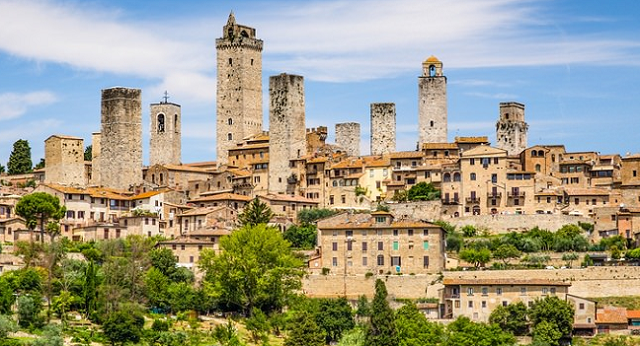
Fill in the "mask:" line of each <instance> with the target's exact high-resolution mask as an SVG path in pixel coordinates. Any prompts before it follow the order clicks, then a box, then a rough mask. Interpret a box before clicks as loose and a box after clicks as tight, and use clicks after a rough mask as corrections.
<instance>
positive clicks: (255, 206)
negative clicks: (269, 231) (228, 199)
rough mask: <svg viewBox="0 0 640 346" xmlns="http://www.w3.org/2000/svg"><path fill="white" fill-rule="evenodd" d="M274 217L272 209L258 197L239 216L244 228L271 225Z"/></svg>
mask: <svg viewBox="0 0 640 346" xmlns="http://www.w3.org/2000/svg"><path fill="white" fill-rule="evenodd" d="M273 216H274V214H273V211H271V208H269V206H268V205H267V204H266V203H264V202H260V199H258V197H256V198H254V199H253V200H252V201H251V202H249V204H247V206H246V207H245V208H244V209H243V211H242V213H240V214H238V222H240V225H242V226H257V225H259V224H267V223H269V221H270V220H271V218H272V217H273Z"/></svg>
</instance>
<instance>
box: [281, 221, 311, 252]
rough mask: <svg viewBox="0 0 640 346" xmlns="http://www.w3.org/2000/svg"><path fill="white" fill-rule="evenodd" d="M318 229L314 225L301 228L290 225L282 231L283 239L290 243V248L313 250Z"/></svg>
mask: <svg viewBox="0 0 640 346" xmlns="http://www.w3.org/2000/svg"><path fill="white" fill-rule="evenodd" d="M317 234H318V228H317V227H316V225H312V224H308V225H302V226H296V225H292V226H290V227H289V228H287V230H286V231H284V234H283V236H284V239H286V240H288V241H289V242H290V243H291V246H293V247H294V248H298V249H305V250H308V249H313V248H314V247H315V246H316V237H317Z"/></svg>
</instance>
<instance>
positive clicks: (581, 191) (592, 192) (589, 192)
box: [564, 187, 611, 196]
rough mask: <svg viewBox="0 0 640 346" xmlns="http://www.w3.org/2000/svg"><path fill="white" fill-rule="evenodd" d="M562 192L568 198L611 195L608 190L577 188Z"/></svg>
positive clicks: (568, 188)
mask: <svg viewBox="0 0 640 346" xmlns="http://www.w3.org/2000/svg"><path fill="white" fill-rule="evenodd" d="M564 191H565V193H566V194H567V195H569V196H609V195H610V194H611V191H608V190H603V189H593V188H592V189H589V188H579V187H573V188H572V187H567V188H565V189H564Z"/></svg>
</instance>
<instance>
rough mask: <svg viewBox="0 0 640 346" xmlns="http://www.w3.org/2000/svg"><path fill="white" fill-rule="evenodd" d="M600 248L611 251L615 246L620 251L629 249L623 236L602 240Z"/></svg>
mask: <svg viewBox="0 0 640 346" xmlns="http://www.w3.org/2000/svg"><path fill="white" fill-rule="evenodd" d="M600 246H601V247H602V249H603V250H611V248H612V247H614V246H615V247H616V248H618V250H624V249H626V248H627V240H626V239H625V238H624V237H623V236H621V235H616V236H613V237H607V238H602V239H601V240H600Z"/></svg>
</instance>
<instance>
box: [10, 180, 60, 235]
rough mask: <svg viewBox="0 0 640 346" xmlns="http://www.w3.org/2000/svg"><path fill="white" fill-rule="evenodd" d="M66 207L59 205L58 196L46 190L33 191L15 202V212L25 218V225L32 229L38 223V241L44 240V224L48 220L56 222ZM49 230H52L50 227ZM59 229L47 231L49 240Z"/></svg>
mask: <svg viewBox="0 0 640 346" xmlns="http://www.w3.org/2000/svg"><path fill="white" fill-rule="evenodd" d="M66 211H67V208H66V207H65V206H63V205H60V200H59V199H58V197H56V196H53V195H50V194H48V193H46V192H34V193H32V194H29V195H26V196H24V197H22V198H21V199H20V201H19V202H18V203H17V204H16V214H17V215H19V216H22V217H23V218H24V219H25V222H26V224H27V227H29V229H31V230H33V229H35V227H36V224H37V223H38V222H39V223H40V241H41V242H44V233H45V225H46V224H47V223H49V221H52V222H55V223H58V222H59V221H60V219H62V218H63V217H64V214H65V212H66ZM50 230H52V229H51V228H50ZM59 231H60V229H59V228H58V229H57V231H56V232H53V233H49V237H50V238H51V241H53V239H54V238H55V237H56V236H57V235H58V233H59Z"/></svg>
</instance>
